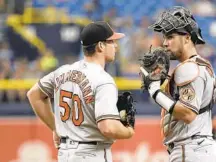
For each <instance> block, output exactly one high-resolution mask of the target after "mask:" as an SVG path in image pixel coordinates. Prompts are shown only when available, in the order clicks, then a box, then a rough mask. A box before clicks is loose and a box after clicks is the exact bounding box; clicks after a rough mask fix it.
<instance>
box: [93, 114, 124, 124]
mask: <svg viewBox="0 0 216 162" xmlns="http://www.w3.org/2000/svg"><path fill="white" fill-rule="evenodd" d="M104 119H116V120H120V116H119V115H112V114H110V115H102V116H99V117H98V118H97V119H96V122H97V123H98V122H99V121H101V120H104Z"/></svg>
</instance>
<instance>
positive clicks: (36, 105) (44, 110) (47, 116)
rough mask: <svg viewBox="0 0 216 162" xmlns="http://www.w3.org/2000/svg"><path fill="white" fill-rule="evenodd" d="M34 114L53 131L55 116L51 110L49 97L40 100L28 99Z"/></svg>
mask: <svg viewBox="0 0 216 162" xmlns="http://www.w3.org/2000/svg"><path fill="white" fill-rule="evenodd" d="M29 101H30V103H31V105H32V108H33V110H34V112H35V114H36V115H37V116H38V117H39V118H40V119H41V120H42V121H43V122H44V123H45V124H46V125H47V126H48V127H49V128H50V129H51V130H52V131H53V130H55V118H54V114H53V112H52V110H51V104H50V101H49V99H46V100H44V101H42V100H34V101H31V100H29Z"/></svg>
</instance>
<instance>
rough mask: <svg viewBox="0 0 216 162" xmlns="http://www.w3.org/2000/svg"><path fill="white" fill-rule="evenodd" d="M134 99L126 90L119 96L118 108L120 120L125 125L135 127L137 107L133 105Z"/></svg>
mask: <svg viewBox="0 0 216 162" xmlns="http://www.w3.org/2000/svg"><path fill="white" fill-rule="evenodd" d="M133 103H134V100H133V97H132V95H131V93H130V92H124V93H123V94H121V95H119V96H118V102H117V108H118V111H119V114H120V118H121V119H120V121H121V122H122V124H123V125H124V126H131V127H133V128H134V124H135V113H136V109H135V107H134V106H133Z"/></svg>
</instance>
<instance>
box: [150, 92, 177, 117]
mask: <svg viewBox="0 0 216 162" xmlns="http://www.w3.org/2000/svg"><path fill="white" fill-rule="evenodd" d="M152 98H153V99H154V100H155V102H156V103H157V104H159V105H160V106H161V107H163V108H164V109H166V110H167V111H168V112H169V113H170V114H172V112H173V109H174V107H175V104H176V101H175V100H173V99H172V98H170V97H168V96H167V95H166V94H165V93H163V92H162V91H161V90H160V89H159V90H157V91H156V92H155V93H154V95H153V96H152Z"/></svg>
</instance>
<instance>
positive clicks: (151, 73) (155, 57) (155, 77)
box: [139, 47, 170, 90]
mask: <svg viewBox="0 0 216 162" xmlns="http://www.w3.org/2000/svg"><path fill="white" fill-rule="evenodd" d="M139 60H140V66H141V67H140V70H141V73H140V75H141V77H142V89H144V90H147V89H148V87H149V85H150V84H151V82H153V81H159V80H160V81H161V85H162V84H163V82H164V81H165V80H166V78H167V77H169V76H168V72H169V67H170V58H169V55H168V54H167V52H166V51H165V49H164V48H162V47H158V48H155V49H154V50H151V47H150V50H149V52H148V53H145V54H144V55H143V56H142V58H140V59H139ZM143 69H144V70H145V71H147V72H148V76H144V75H143Z"/></svg>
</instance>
